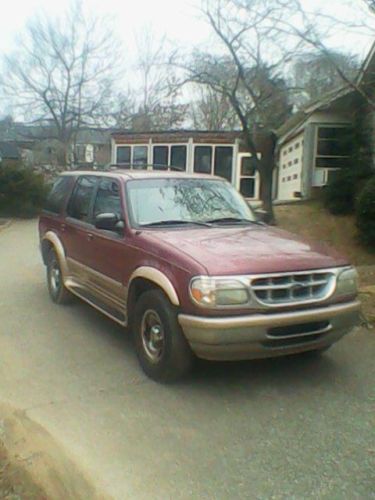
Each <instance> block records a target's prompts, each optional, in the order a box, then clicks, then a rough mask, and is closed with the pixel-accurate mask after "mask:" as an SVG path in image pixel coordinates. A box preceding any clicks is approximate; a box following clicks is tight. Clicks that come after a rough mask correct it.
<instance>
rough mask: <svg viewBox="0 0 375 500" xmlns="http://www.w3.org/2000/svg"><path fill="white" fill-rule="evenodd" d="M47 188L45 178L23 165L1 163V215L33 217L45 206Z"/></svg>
mask: <svg viewBox="0 0 375 500" xmlns="http://www.w3.org/2000/svg"><path fill="white" fill-rule="evenodd" d="M46 193H47V187H46V185H45V183H44V179H43V176H41V175H40V174H36V173H34V172H33V171H32V170H29V169H27V168H24V167H23V166H22V165H20V164H18V165H15V166H13V165H7V164H6V163H5V162H3V163H0V214H2V215H6V216H16V217H33V216H35V215H36V214H37V213H38V212H39V211H40V209H41V207H42V206H43V203H44V200H45V197H46Z"/></svg>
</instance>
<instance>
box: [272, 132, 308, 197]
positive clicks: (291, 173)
mask: <svg viewBox="0 0 375 500" xmlns="http://www.w3.org/2000/svg"><path fill="white" fill-rule="evenodd" d="M303 135H304V134H303V133H301V134H299V135H298V136H296V137H294V138H293V139H291V140H290V141H288V142H286V143H285V144H283V146H282V147H281V149H280V160H279V182H278V196H277V198H278V199H279V200H294V199H296V198H297V197H296V196H295V193H296V192H298V193H300V192H301V191H302V188H301V185H302V184H301V174H302V160H303Z"/></svg>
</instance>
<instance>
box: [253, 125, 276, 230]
mask: <svg viewBox="0 0 375 500" xmlns="http://www.w3.org/2000/svg"><path fill="white" fill-rule="evenodd" d="M254 142H255V144H256V146H257V149H258V150H259V151H260V152H261V155H262V157H261V159H260V160H258V162H257V163H259V166H258V171H259V176H260V199H261V200H262V205H263V209H264V210H265V211H266V213H267V215H266V220H265V222H267V224H275V223H276V219H275V214H274V211H273V203H272V202H273V199H272V194H273V192H272V191H273V189H272V187H273V170H274V168H275V149H276V136H275V135H274V134H273V133H271V132H270V133H268V134H265V133H264V132H263V133H262V134H261V135H258V136H255V141H254Z"/></svg>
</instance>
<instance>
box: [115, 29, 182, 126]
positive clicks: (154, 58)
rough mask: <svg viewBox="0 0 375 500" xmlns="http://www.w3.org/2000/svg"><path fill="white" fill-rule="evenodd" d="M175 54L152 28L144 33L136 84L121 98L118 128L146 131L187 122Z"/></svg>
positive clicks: (138, 57)
mask: <svg viewBox="0 0 375 500" xmlns="http://www.w3.org/2000/svg"><path fill="white" fill-rule="evenodd" d="M171 53H172V50H171V49H170V47H169V46H168V42H167V40H166V38H165V37H161V38H158V37H157V36H156V35H155V34H154V33H153V31H152V29H151V28H145V29H143V30H142V35H141V36H138V38H137V53H136V64H135V67H134V72H133V76H134V78H135V80H136V81H135V82H132V84H131V85H130V87H129V89H128V91H127V92H126V93H125V94H122V95H120V98H119V106H118V110H117V112H116V114H115V120H116V123H117V125H118V126H121V127H130V128H132V129H133V130H137V131H146V130H161V129H171V128H176V127H178V126H180V124H181V123H182V122H183V120H184V119H185V116H186V109H187V106H186V105H184V104H182V103H181V101H180V90H179V88H178V86H177V85H176V81H177V78H176V75H175V69H174V68H173V67H172V66H171V65H170V64H169V61H170V58H171V57H172V55H171Z"/></svg>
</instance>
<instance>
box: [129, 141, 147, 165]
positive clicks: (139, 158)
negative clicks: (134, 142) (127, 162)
mask: <svg viewBox="0 0 375 500" xmlns="http://www.w3.org/2000/svg"><path fill="white" fill-rule="evenodd" d="M132 164H133V168H134V169H136V170H142V169H145V168H147V146H133V161H132Z"/></svg>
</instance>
